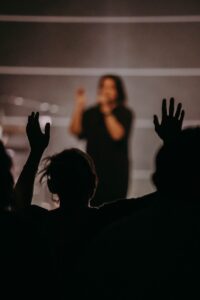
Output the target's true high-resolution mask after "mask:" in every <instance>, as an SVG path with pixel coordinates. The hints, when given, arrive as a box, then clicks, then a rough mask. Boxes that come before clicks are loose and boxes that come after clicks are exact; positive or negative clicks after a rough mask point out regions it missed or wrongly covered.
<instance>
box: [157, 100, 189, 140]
mask: <svg viewBox="0 0 200 300" xmlns="http://www.w3.org/2000/svg"><path fill="white" fill-rule="evenodd" d="M184 116H185V112H184V110H183V109H182V104H181V103H179V104H178V105H177V108H176V110H175V107H174V98H171V99H170V104H169V112H167V101H166V99H163V101H162V119H161V122H160V123H159V119H158V116H157V115H154V126H155V131H156V133H157V134H158V136H159V137H160V138H161V139H162V140H163V141H164V143H166V142H169V141H171V140H173V139H175V138H176V137H177V136H178V135H179V134H180V132H181V130H182V124H183V119H184Z"/></svg>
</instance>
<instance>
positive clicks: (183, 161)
mask: <svg viewBox="0 0 200 300" xmlns="http://www.w3.org/2000/svg"><path fill="white" fill-rule="evenodd" d="M153 181H154V184H155V185H156V187H157V189H158V190H159V191H161V192H163V193H165V194H176V195H180V196H181V197H182V198H187V199H188V200H190V201H192V199H193V200H198V199H199V200H200V188H199V186H200V127H196V128H187V129H184V130H183V131H182V132H181V134H180V136H179V138H177V139H176V140H175V141H173V143H171V144H169V145H165V146H163V147H162V148H161V149H160V150H159V152H158V154H157V156H156V171H155V173H154V175H153Z"/></svg>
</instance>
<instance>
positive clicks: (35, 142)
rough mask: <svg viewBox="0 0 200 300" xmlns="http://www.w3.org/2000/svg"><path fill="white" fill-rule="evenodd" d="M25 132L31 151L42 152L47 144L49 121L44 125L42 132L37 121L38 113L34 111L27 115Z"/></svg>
mask: <svg viewBox="0 0 200 300" xmlns="http://www.w3.org/2000/svg"><path fill="white" fill-rule="evenodd" d="M26 134H27V137H28V140H29V144H30V147H31V150H32V151H37V152H43V151H44V150H45V149H46V147H47V146H48V144H49V139H50V123H47V124H46V125H45V129H44V133H43V132H42V130H41V127H40V123H39V113H38V112H37V113H34V112H32V114H31V115H30V116H29V117H28V123H27V126H26Z"/></svg>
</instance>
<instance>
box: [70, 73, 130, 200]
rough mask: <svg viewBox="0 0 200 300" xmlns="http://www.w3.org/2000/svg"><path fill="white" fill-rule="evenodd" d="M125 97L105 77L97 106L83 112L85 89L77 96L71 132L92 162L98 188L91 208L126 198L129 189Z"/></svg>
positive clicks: (118, 84) (117, 81) (114, 78)
mask: <svg viewBox="0 0 200 300" xmlns="http://www.w3.org/2000/svg"><path fill="white" fill-rule="evenodd" d="M126 100H127V99H126V93H125V89H124V85H123V82H122V80H121V78H120V77H118V76H115V75H105V76H102V77H101V78H100V80H99V85H98V99H97V103H96V105H94V106H93V107H91V108H89V109H86V108H85V104H86V95H85V91H84V89H79V90H78V91H77V95H76V105H75V110H74V114H73V117H72V120H71V124H70V128H69V130H70V132H71V133H72V134H74V135H75V136H77V137H79V138H81V139H85V140H86V142H87V146H86V148H87V153H88V154H89V155H90V156H91V157H92V158H93V160H94V163H95V166H96V170H97V174H98V177H99V185H98V188H97V192H96V195H95V197H94V199H93V201H92V205H94V206H99V205H101V204H103V203H105V202H111V201H113V200H116V199H118V198H125V197H126V194H127V189H128V178H129V158H128V139H129V132H130V129H131V124H132V118H133V113H132V111H131V110H130V109H129V108H127V107H126Z"/></svg>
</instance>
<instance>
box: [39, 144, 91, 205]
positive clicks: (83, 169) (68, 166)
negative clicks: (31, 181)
mask: <svg viewBox="0 0 200 300" xmlns="http://www.w3.org/2000/svg"><path fill="white" fill-rule="evenodd" d="M46 162H47V163H46V166H45V168H44V169H43V170H42V177H41V180H42V179H43V178H44V177H47V184H48V188H49V190H50V192H51V193H53V194H57V195H58V197H59V200H60V207H61V208H63V209H68V208H69V207H73V208H79V207H86V206H88V205H89V202H90V200H91V199H92V198H93V196H94V194H95V191H96V187H97V175H96V170H95V166H94V163H93V161H92V159H91V158H90V156H89V155H88V154H86V153H84V152H83V151H81V150H78V149H74V148H73V149H68V150H64V151H62V152H60V153H58V154H55V155H53V156H51V157H49V158H47V159H46Z"/></svg>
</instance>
